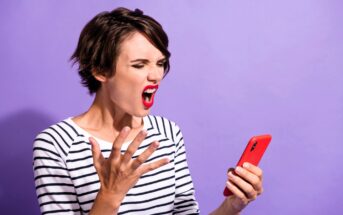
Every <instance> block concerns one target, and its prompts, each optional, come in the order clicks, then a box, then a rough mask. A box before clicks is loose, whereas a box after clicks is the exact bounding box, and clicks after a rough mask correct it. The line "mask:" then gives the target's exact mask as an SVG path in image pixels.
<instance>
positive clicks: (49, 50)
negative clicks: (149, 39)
mask: <svg viewBox="0 0 343 215" xmlns="http://www.w3.org/2000/svg"><path fill="white" fill-rule="evenodd" d="M117 6H125V7H128V8H131V9H134V8H136V7H138V8H141V9H142V10H143V11H144V12H145V13H147V14H149V15H151V16H153V17H155V18H156V19H157V20H159V21H160V22H161V23H162V25H163V26H164V28H165V30H166V31H167V33H168V35H169V37H170V50H171V52H172V58H171V65H172V69H171V72H170V74H169V75H168V76H167V78H166V79H165V80H164V82H163V83H162V86H161V88H160V90H159V93H158V96H157V102H156V104H155V106H154V108H153V113H154V114H159V115H162V116H166V117H168V118H169V119H171V120H173V121H176V122H177V123H178V124H179V125H180V126H181V128H182V129H183V133H184V136H185V140H186V147H187V151H188V160H189V165H190V169H191V172H192V176H193V180H194V183H195V186H196V190H197V199H198V201H199V203H200V207H201V210H202V214H207V213H209V212H210V211H211V210H212V209H214V208H215V207H217V206H218V205H219V204H220V203H221V201H222V199H223V197H222V195H221V193H222V190H223V187H224V182H225V179H226V176H225V172H226V169H227V168H228V167H229V166H233V165H235V163H236V162H237V159H238V158H239V156H240V154H241V152H242V151H243V149H244V146H245V144H246V142H247V140H248V139H249V138H250V136H251V135H256V134H262V133H271V134H272V135H273V141H272V144H271V145H270V148H269V149H268V150H267V153H266V154H265V157H264V158H263V160H262V162H261V167H262V168H263V170H264V187H265V192H264V194H263V195H262V196H260V197H259V198H258V200H256V201H255V202H254V203H252V204H251V205H249V206H248V208H247V209H246V210H245V214H340V213H341V212H342V210H343V204H342V203H341V198H342V192H343V188H342V180H343V171H342V169H343V168H342V164H343V150H342V142H341V140H343V85H342V83H343V74H342V68H343V40H342V39H343V13H342V8H343V3H342V1H339V0H336V1H334V0H332V1H330V0H321V1H320V0H288V1H282V2H281V1H272V0H269V1H268V0H260V1H252V0H250V1H248V0H242V1H233V0H230V1H224V0H222V1H211V2H210V1H206V0H202V1H199V0H187V1H180V0H179V1H175V0H169V1H158V0H155V1H147V0H145V1H95V0H93V1H87V2H86V1H82V0H79V1H60V0H54V1H44V0H41V1H36V0H31V1H20V0H18V1H11V0H6V1H5V0H2V1H1V3H0V8H1V9H0V10H1V13H0V17H1V19H0V23H1V25H0V26H1V28H0V31H1V33H0V43H1V47H0V62H1V79H0V98H1V105H0V132H1V135H0V140H1V146H2V147H1V150H0V157H1V158H0V159H1V163H0V167H1V169H0V171H1V177H0V208H1V211H2V213H5V212H6V214H37V213H38V204H37V201H36V196H35V191H34V182H33V174H32V158H31V157H32V141H33V139H34V137H35V135H36V134H37V133H38V132H39V131H40V130H42V129H44V128H46V127H47V126H49V125H50V124H52V123H55V122H57V121H59V120H62V119H64V118H66V117H68V116H72V115H76V114H78V113H80V112H83V111H85V110H86V109H87V107H88V106H89V105H90V103H91V101H92V97H90V96H88V94H87V91H86V89H84V88H82V87H81V85H80V84H79V78H78V76H77V74H76V72H75V68H71V64H70V63H69V62H68V58H69V57H70V55H71V53H72V52H73V50H74V48H75V47H76V43H77V39H78V36H79V33H80V31H81V29H82V27H83V26H84V25H85V24H86V22H87V21H88V20H90V19H91V18H92V17H93V16H94V15H95V14H97V13H98V12H100V11H104V10H111V9H113V8H115V7H117Z"/></svg>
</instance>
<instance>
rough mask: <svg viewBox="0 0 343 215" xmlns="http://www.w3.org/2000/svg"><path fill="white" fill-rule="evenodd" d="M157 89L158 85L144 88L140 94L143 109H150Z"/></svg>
mask: <svg viewBox="0 0 343 215" xmlns="http://www.w3.org/2000/svg"><path fill="white" fill-rule="evenodd" d="M157 89H158V85H148V86H146V87H145V88H144V90H143V93H142V101H143V105H144V107H146V108H150V107H151V106H152V105H153V104H154V97H155V93H156V91H157Z"/></svg>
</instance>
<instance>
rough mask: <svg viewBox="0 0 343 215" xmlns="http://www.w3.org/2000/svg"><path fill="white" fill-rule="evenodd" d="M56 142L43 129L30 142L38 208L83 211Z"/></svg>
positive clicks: (52, 212)
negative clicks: (32, 141)
mask: <svg viewBox="0 0 343 215" xmlns="http://www.w3.org/2000/svg"><path fill="white" fill-rule="evenodd" d="M56 144H57V143H56V141H55V140H54V138H53V136H51V134H49V133H48V132H42V133H40V134H39V135H38V136H37V138H36V139H35V141H34V145H33V171H34V177H35V178H34V180H35V185H36V193H37V197H38V201H39V206H40V210H41V212H42V214H61V213H63V214H82V212H81V208H80V205H79V203H78V200H77V195H76V192H75V188H74V185H73V183H72V181H71V178H70V175H69V173H68V170H67V167H66V165H65V161H64V160H63V158H62V155H63V153H60V152H59V150H58V146H57V145H56ZM61 154H62V155H61Z"/></svg>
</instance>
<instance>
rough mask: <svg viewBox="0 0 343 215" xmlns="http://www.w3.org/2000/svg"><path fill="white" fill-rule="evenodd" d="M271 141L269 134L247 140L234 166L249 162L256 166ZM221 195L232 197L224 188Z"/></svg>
mask: <svg viewBox="0 0 343 215" xmlns="http://www.w3.org/2000/svg"><path fill="white" fill-rule="evenodd" d="M271 140H272V136H271V135H269V134H266V135H259V136H253V137H252V138H251V139H250V140H249V142H248V144H247V146H246V148H245V150H244V152H243V154H242V156H241V158H240V159H239V161H238V163H237V165H236V166H243V163H245V162H249V163H251V164H253V165H255V166H257V165H258V163H259V162H260V160H261V158H262V156H263V154H264V152H265V151H266V149H267V147H268V145H269V143H270V141H271ZM223 194H224V196H229V195H232V192H231V191H230V190H229V189H228V188H227V187H225V189H224V192H223Z"/></svg>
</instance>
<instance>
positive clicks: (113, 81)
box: [102, 32, 166, 117]
mask: <svg viewBox="0 0 343 215" xmlns="http://www.w3.org/2000/svg"><path fill="white" fill-rule="evenodd" d="M165 60H166V59H165V56H164V55H163V54H162V53H161V52H160V51H159V50H158V49H157V48H155V47H154V46H153V45H152V44H151V43H150V42H149V41H148V40H147V39H146V38H145V37H144V36H143V35H142V34H140V33H138V32H136V33H133V34H132V35H130V36H129V37H128V38H126V39H124V41H123V42H122V44H121V47H120V50H119V56H118V58H117V65H116V68H115V69H116V70H115V73H114V75H113V76H112V77H110V78H107V79H106V80H105V81H104V82H103V85H102V88H104V90H105V91H106V95H107V97H108V99H109V100H110V103H111V105H114V106H113V107H114V108H115V109H117V108H119V109H120V110H121V111H124V112H125V113H127V114H129V115H132V116H140V117H141V116H145V115H147V114H148V113H149V110H150V107H151V106H152V105H153V103H154V96H155V93H156V91H157V88H158V86H159V84H160V82H161V80H162V78H163V74H164V64H165Z"/></svg>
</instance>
